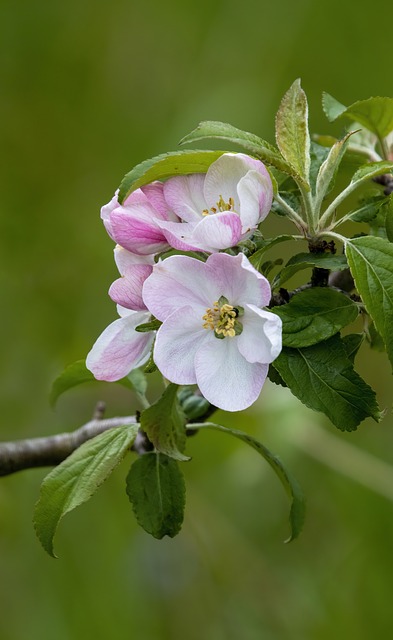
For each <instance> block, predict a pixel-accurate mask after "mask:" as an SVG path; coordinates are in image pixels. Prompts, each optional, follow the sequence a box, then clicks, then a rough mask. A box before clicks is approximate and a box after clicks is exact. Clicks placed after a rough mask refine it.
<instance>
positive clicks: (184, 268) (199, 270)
mask: <svg viewBox="0 0 393 640" xmlns="http://www.w3.org/2000/svg"><path fill="white" fill-rule="evenodd" d="M220 255H224V254H220ZM142 296H143V301H144V303H145V305H146V306H147V308H148V309H149V311H150V312H151V313H152V314H153V315H154V316H155V317H156V318H158V320H162V321H164V320H166V318H168V316H170V315H171V314H172V313H173V312H174V311H176V310H177V309H181V308H182V307H184V306H187V305H190V306H192V307H193V308H194V313H195V315H196V316H197V317H198V318H202V316H203V314H204V313H205V312H206V308H207V307H211V305H212V303H213V302H214V301H215V300H217V287H216V286H215V283H214V282H211V281H210V279H209V278H208V277H207V272H206V265H205V263H204V262H202V261H201V260H197V259H196V258H190V257H188V256H171V257H170V258H167V259H166V260H162V261H160V262H158V263H157V264H155V265H154V267H153V273H152V274H151V276H149V277H148V278H147V280H146V281H145V284H144V285H143V291H142ZM214 296H216V297H214ZM201 324H202V320H201Z"/></svg>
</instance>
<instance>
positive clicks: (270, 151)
mask: <svg viewBox="0 0 393 640" xmlns="http://www.w3.org/2000/svg"><path fill="white" fill-rule="evenodd" d="M206 139H210V140H228V141H229V142H233V143H235V144H238V145H239V146H241V147H243V148H244V149H246V150H247V151H248V152H249V153H251V154H252V155H253V156H255V157H257V158H259V160H262V161H263V162H266V163H267V164H271V165H273V167H276V168H277V169H279V170H280V171H283V172H284V173H289V174H292V173H293V168H292V167H291V166H290V165H289V164H288V163H287V162H285V160H284V158H283V157H282V155H281V154H280V152H279V151H278V149H277V148H276V147H275V146H274V145H272V144H269V142H266V140H262V138H259V137H258V136H256V135H254V134H253V133H248V131H242V130H241V129H237V128H236V127H233V126H232V125H231V124H227V123H226V122H216V121H212V120H206V121H204V122H200V123H199V125H198V126H197V128H196V129H194V130H193V131H191V133H189V134H188V135H186V136H185V137H184V138H182V140H180V144H189V143H190V142H196V141H197V140H206Z"/></svg>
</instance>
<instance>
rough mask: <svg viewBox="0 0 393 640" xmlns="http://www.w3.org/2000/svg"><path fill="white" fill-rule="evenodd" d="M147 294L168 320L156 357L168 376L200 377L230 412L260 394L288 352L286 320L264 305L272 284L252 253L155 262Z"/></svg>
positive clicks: (195, 380)
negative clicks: (251, 258) (283, 331)
mask: <svg viewBox="0 0 393 640" xmlns="http://www.w3.org/2000/svg"><path fill="white" fill-rule="evenodd" d="M142 295H143V300H144V303H145V304H146V307H147V308H148V309H149V311H150V312H151V313H152V314H153V315H154V316H155V317H156V318H157V319H158V320H160V321H162V322H163V324H162V325H161V327H160V328H159V330H158V332H157V336H156V342H155V346H154V360H155V363H156V365H157V367H158V368H159V369H160V371H161V373H162V374H163V375H164V376H165V377H166V378H167V379H168V380H170V381H171V382H174V383H176V384H181V385H183V384H185V385H189V384H197V385H198V387H199V389H200V390H201V392H202V394H203V395H204V397H205V398H206V399H207V400H208V401H209V402H211V403H212V404H213V405H215V406H217V407H219V408H221V409H225V410H227V411H240V410H242V409H245V408H246V407H248V406H250V405H251V404H252V403H253V402H254V401H255V400H256V399H257V398H258V396H259V393H260V391H261V389H262V386H263V383H264V382H265V379H266V376H267V371H268V365H269V363H270V362H272V361H273V360H274V359H275V358H276V357H277V356H278V355H279V353H280V351H281V319H280V318H279V317H278V316H277V315H275V314H273V313H270V312H269V311H265V310H263V309H262V308H261V307H263V306H265V305H267V304H268V303H269V301H270V297H271V290H270V285H269V282H268V281H267V279H266V278H265V277H264V276H263V275H261V274H260V273H258V272H257V271H256V270H255V269H254V268H253V266H252V265H251V263H250V262H249V260H248V259H247V258H246V257H245V256H244V255H242V254H239V255H237V256H230V255H227V254H224V253H215V254H212V255H211V256H209V258H208V259H207V261H206V262H202V261H199V260H196V259H194V258H191V257H188V256H172V257H170V258H167V259H166V260H164V261H161V262H159V263H158V264H156V265H155V266H154V268H153V272H152V274H151V275H150V276H149V277H148V278H147V279H146V281H145V283H144V285H143V293H142Z"/></svg>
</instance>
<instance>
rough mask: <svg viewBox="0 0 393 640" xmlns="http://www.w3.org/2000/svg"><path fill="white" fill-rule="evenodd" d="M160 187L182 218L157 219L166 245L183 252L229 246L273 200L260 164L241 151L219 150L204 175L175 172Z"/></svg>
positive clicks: (243, 235) (244, 235)
mask: <svg viewBox="0 0 393 640" xmlns="http://www.w3.org/2000/svg"><path fill="white" fill-rule="evenodd" d="M163 190H164V196H165V200H166V202H167V204H168V208H169V209H170V210H172V211H174V213H175V214H177V215H178V216H179V218H181V219H182V221H183V222H182V224H180V225H179V224H178V223H176V222H172V221H170V220H163V219H159V220H157V224H158V226H159V227H160V228H161V229H162V231H163V233H164V234H165V237H166V239H167V241H168V242H169V244H170V245H171V246H172V247H174V248H175V249H178V250H184V251H189V250H202V251H208V252H215V251H219V250H221V249H227V248H229V247H233V246H235V245H236V244H238V243H239V242H240V241H241V240H244V239H246V238H248V237H249V236H250V235H251V233H252V231H253V230H254V229H255V228H256V227H257V225H258V224H259V222H261V221H262V220H264V218H265V217H266V216H267V214H268V213H269V211H270V208H271V205H272V199H273V186H272V181H271V178H270V175H269V172H268V171H267V169H266V167H265V166H264V164H262V162H260V161H259V160H255V159H254V158H251V157H250V156H247V155H245V154H243V153H224V154H223V155H222V156H221V157H220V158H218V160H216V161H215V162H213V163H212V164H211V165H210V167H209V169H208V170H207V173H206V174H191V175H188V176H175V177H173V178H170V179H169V180H167V181H166V182H165V183H164V188H163Z"/></svg>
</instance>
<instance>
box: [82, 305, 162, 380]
mask: <svg viewBox="0 0 393 640" xmlns="http://www.w3.org/2000/svg"><path fill="white" fill-rule="evenodd" d="M148 319H149V314H147V313H145V312H143V313H141V312H135V313H132V314H128V315H127V316H125V317H124V318H120V319H119V320H115V321H114V322H112V324H110V325H109V326H108V327H107V328H106V329H105V330H104V331H103V333H102V334H101V335H100V337H99V338H98V339H97V341H96V342H95V344H94V345H93V347H92V349H91V351H90V353H89V354H88V356H87V358H86V367H87V368H88V369H89V370H90V371H91V372H92V373H93V375H94V377H95V378H97V380H107V381H109V382H113V381H115V380H120V379H121V378H124V376H126V375H127V374H128V373H129V372H130V371H131V369H135V368H137V367H139V366H141V364H143V363H144V362H145V361H146V360H147V358H148V356H149V352H150V349H151V346H152V343H153V338H154V335H153V333H139V332H137V331H135V327H137V326H138V325H139V324H143V323H144V322H148Z"/></svg>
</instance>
